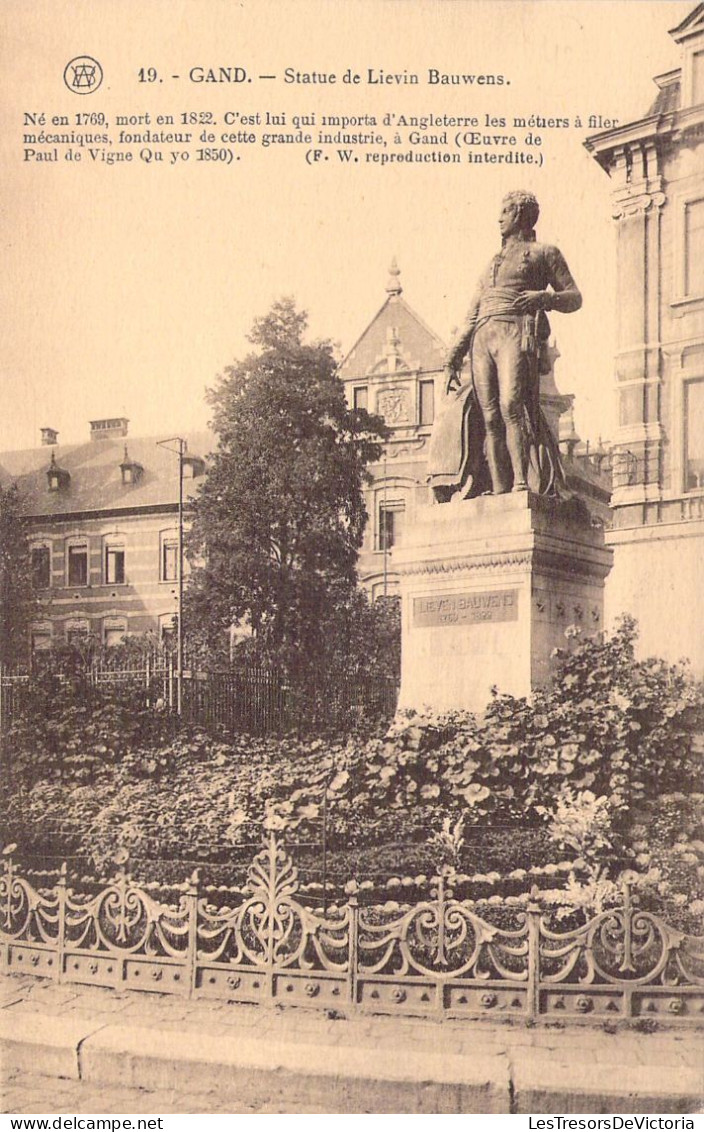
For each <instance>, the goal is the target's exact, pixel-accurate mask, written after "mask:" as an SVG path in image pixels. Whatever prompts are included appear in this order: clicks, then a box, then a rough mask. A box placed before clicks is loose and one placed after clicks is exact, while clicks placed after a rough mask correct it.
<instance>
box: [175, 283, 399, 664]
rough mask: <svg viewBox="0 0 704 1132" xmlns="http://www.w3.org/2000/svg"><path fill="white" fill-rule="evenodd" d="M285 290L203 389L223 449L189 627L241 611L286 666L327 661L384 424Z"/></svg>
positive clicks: (197, 511)
mask: <svg viewBox="0 0 704 1132" xmlns="http://www.w3.org/2000/svg"><path fill="white" fill-rule="evenodd" d="M306 325H307V318H306V315H305V314H304V313H303V312H300V311H297V310H296V308H295V305H294V303H293V301H292V300H291V299H282V300H280V301H278V302H276V303H274V305H273V307H272V309H271V311H270V312H269V313H268V314H267V315H266V316H265V317H263V318H260V319H257V320H256V321H255V323H254V327H253V330H252V332H251V334H250V337H249V340H250V341H251V342H252V344H253V345H254V346H255V347H256V349H255V351H253V352H252V353H250V354H248V355H247V356H246V357H245V358H244V359H243V360H242V361H239V362H235V363H234V364H233V365H231V366H228V367H227V369H226V370H225V373H224V375H223V376H221V377H220V378H219V379H218V382H217V384H216V386H215V387H214V389H212V390H210V391H209V393H208V398H209V401H210V404H211V405H212V407H213V410H214V419H213V425H214V428H215V431H216V433H217V435H218V449H217V451H216V453H215V455H214V457H213V461H212V466H211V468H210V471H209V474H208V479H207V481H206V483H205V484H204V486H203V487H202V488H201V491H200V494H199V496H198V497H197V499H196V501H195V505H194V520H193V526H192V530H191V534H190V537H189V545H188V553H189V558H190V559H191V561H192V562H193V570H192V573H191V578H190V582H189V586H188V591H187V614H186V616H187V620H186V624H187V626H189V627H190V628H189V634H191V633H192V632H193V631H194V630H195V632H200V635H201V637H202V636H203V634H204V633H205V634H207V635H208V636H210V637H211V639H212V638H213V637H217V636H218V635H220V638H221V639H222V637H223V635H224V634H225V632H226V631H227V630H228V628H229V627H230V626H231V625H233V624H241V623H243V622H244V623H245V624H246V625H247V626H248V627H249V628H250V629H251V631H252V633H253V635H254V637H255V639H256V647H257V651H258V654H259V655H260V656H262V657H265V658H266V659H269V660H275V661H276V662H277V663H280V664H282V666H284V668H285V669H286V670H287V672H288V674H289V675H290V676H292V677H294V678H295V677H296V676H298V677H300V676H301V675H302V674H303V672H304V671H308V672H310V671H311V669H312V668H315V667H316V665H317V664H319V663H321V662H322V663H323V664H324V656H325V651H326V647H325V646H326V627H327V626H329V625H330V624H331V623H333V622H334V621H335V618H336V615H337V614H338V612H339V611H340V610H342V609H344V608H345V607H346V606H347V604H348V603H349V600H350V598H351V595H352V594H353V592H354V589H355V586H356V563H357V555H358V552H359V548H360V546H361V542H362V536H363V533H364V526H365V523H366V519H367V514H366V510H365V506H364V496H363V491H362V484H363V481H364V476H365V468H366V466H367V464H368V463H370V462H371V461H373V460H377V459H379V456H380V452H381V449H380V441H382V440H383V439H385V437H386V435H387V430H386V426H385V425H384V423H383V421H382V420H381V419H380V418H379V417H375V416H371V415H369V414H368V413H367V412H366V411H364V410H358V409H349V408H348V407H347V403H346V401H345V396H344V390H343V386H342V383H341V382H340V380H339V378H338V377H337V375H336V364H335V360H334V357H333V352H332V346H331V344H330V343H329V342H314V343H312V344H305V343H304V342H303V334H304V331H305V329H306Z"/></svg>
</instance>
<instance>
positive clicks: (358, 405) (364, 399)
mask: <svg viewBox="0 0 704 1132" xmlns="http://www.w3.org/2000/svg"><path fill="white" fill-rule="evenodd" d="M352 396H353V405H354V407H355V409H366V408H368V406H369V390H368V388H367V386H366V385H357V386H356V387H355V390H354V393H353V395H352Z"/></svg>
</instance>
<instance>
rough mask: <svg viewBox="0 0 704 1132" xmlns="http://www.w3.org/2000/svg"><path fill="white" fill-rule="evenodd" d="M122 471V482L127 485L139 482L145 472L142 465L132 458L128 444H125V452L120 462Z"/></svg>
mask: <svg viewBox="0 0 704 1132" xmlns="http://www.w3.org/2000/svg"><path fill="white" fill-rule="evenodd" d="M120 471H121V472H122V482H123V484H126V485H129V484H133V483H139V481H140V480H141V478H142V475H143V474H144V468H143V467H142V465H141V464H139V463H138V462H137V461H136V460H130V457H129V453H128V451H127V445H125V454H124V456H123V459H122V463H121V464H120Z"/></svg>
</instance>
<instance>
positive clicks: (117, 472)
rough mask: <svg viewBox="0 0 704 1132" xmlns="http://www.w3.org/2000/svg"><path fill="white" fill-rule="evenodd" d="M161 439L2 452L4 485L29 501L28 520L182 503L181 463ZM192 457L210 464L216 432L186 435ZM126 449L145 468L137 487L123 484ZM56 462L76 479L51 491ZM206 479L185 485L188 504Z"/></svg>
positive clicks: (90, 442) (124, 439)
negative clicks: (161, 444) (12, 486)
mask: <svg viewBox="0 0 704 1132" xmlns="http://www.w3.org/2000/svg"><path fill="white" fill-rule="evenodd" d="M162 439H164V438H163V437H160V436H150V437H120V438H116V439H113V440H88V441H86V442H84V443H83V444H52V445H42V446H41V447H38V448H26V449H24V450H21V451H18V452H0V484H4V485H6V484H8V483H10V482H13V481H14V482H15V483H16V484H17V485H18V487H19V489H20V491H21V493H22V495H23V497H24V500H25V507H26V511H27V514H28V515H30V516H33V515H34V516H43V515H55V516H60V515H62V514H76V513H80V512H93V511H111V512H113V511H116V510H118V511H119V510H124V511H125V512H129V511H132V510H135V509H137V508H142V507H155V506H169V505H174V504H177V503H178V494H179V492H178V480H179V476H178V458H177V456H176V454H175V453H174V452H172V451H169V450H167V449H165V448H160V447H159V446H158V441H160V440H162ZM184 439H185V440H186V442H187V445H188V447H187V454H188V455H189V456H200V457H201V458H203V459H205V458H206V457H207V456H208V454H209V453H210V452H211V451H213V450H214V448H215V438H214V436H213V434H212V433H210V432H194V433H186V434H184ZM125 448H126V449H127V452H128V456H129V460H130V461H132V462H134V463H137V464H141V465H142V468H143V469H144V470H143V473H142V475H141V476H140V478H139V480H138V481H137V482H136V483H131V484H123V482H122V472H121V469H120V465H121V464H122V463H123V461H124V455H125ZM52 456H53V458H54V460H55V461H56V464H57V466H58V467H59V468H62V469H65V470H66V471H67V472H69V473H70V476H71V482H70V485H69V486H68V487H67V488H66V489H64V490H61V491H49V489H48V482H47V475H46V473H47V471H48V469H49V464H50V463H51V460H52ZM202 482H203V481H202V479H201V478H196V479H195V480H193V479H185V480H184V498H185V499H188V498H190V497H191V496H193V495H194V494H195V493H196V491H197V490H198V487H199V486H200V484H201V483H202Z"/></svg>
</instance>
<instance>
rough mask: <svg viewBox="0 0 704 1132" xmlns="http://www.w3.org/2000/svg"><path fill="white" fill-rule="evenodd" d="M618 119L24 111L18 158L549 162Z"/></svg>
mask: <svg viewBox="0 0 704 1132" xmlns="http://www.w3.org/2000/svg"><path fill="white" fill-rule="evenodd" d="M616 124H617V120H616V119H613V118H607V117H604V116H602V115H600V114H591V113H587V114H585V116H584V117H581V116H580V115H575V116H573V117H564V116H552V115H550V114H545V115H543V114H529V115H526V116H518V115H514V116H511V117H506V116H505V115H493V114H490V113H487V112H486V111H482V112H481V113H480V114H475V115H471V114H466V115H458V114H444V113H428V114H425V115H418V114H404V113H402V112H400V111H387V112H385V113H382V114H359V115H353V114H349V115H348V114H324V113H321V112H320V110H315V111H312V110H311V111H309V112H308V113H295V114H294V113H291V112H290V111H288V110H285V109H281V108H280V107H279V108H277V109H265V108H262V109H260V110H256V111H254V112H248V113H244V112H242V111H240V110H237V109H232V110H225V111H223V112H221V113H218V114H216V113H214V112H212V111H204V110H194V111H189V110H183V111H179V112H177V113H174V114H164V113H159V114H157V113H154V112H152V111H150V110H148V109H146V110H143V111H142V112H141V113H136V114H135V113H132V114H124V115H120V114H115V115H111V116H109V117H108V115H106V114H105V113H103V112H102V111H99V110H92V111H76V112H74V113H72V114H53V113H51V112H50V111H48V110H46V109H37V110H26V111H25V112H24V115H23V121H22V134H21V146H22V160H23V162H25V163H26V164H37V165H51V164H59V163H66V164H69V165H73V166H76V167H78V166H80V167H81V168H85V167H86V166H93V165H104V166H106V167H111V166H118V165H125V164H129V163H133V164H144V165H154V166H156V167H162V166H164V167H165V166H172V167H179V166H180V167H183V166H185V165H191V164H219V165H222V166H225V167H227V166H237V164H238V163H246V162H247V160H248V158H249V157H250V155H251V154H252V153H253V152H254V151H259V152H260V153H262V152H263V153H266V154H267V155H269V157H270V158H271V159H272V160H273V159H274V157H275V155H277V154H281V153H282V152H283V151H285V152H286V153H287V154H289V155H290V154H295V155H296V157H300V159H301V161H303V162H305V163H306V164H307V165H309V166H311V167H316V166H318V167H324V166H325V163H326V162H333V163H334V164H336V165H338V166H347V167H352V168H353V167H354V166H356V165H372V166H378V167H380V168H383V167H390V166H394V167H397V166H401V167H404V166H413V165H456V166H460V167H462V166H465V167H466V166H467V165H468V164H474V165H480V164H481V165H536V166H538V167H540V166H542V165H543V164H544V163H545V162H546V161H549V159H550V142H551V139H552V138H553V137H554V136H555V135H557V134H559V133H563V134H564V132H565V131H568V130H587V131H591V132H594V131H599V130H605V129H611V128H613V127H614V126H615V125H616Z"/></svg>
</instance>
